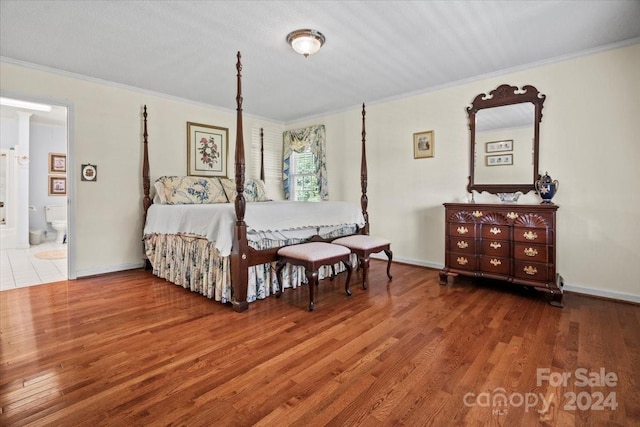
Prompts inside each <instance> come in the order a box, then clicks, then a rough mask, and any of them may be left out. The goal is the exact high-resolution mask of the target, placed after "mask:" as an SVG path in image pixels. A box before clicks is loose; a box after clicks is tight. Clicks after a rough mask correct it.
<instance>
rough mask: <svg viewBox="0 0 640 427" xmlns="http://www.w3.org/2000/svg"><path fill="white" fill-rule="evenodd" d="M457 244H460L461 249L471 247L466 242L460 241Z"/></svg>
mask: <svg viewBox="0 0 640 427" xmlns="http://www.w3.org/2000/svg"><path fill="white" fill-rule="evenodd" d="M457 244H458V247H459V248H460V249H464V248H467V247H469V244H468V243H467V242H465V241H464V240H460V241H459V242H458V243H457Z"/></svg>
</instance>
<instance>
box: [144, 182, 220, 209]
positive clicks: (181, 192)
mask: <svg viewBox="0 0 640 427" xmlns="http://www.w3.org/2000/svg"><path fill="white" fill-rule="evenodd" d="M154 186H155V188H156V191H157V193H158V195H159V197H160V200H161V201H162V203H166V204H169V205H186V204H205V203H227V202H228V201H229V200H228V199H227V195H226V193H225V191H224V189H223V188H222V184H221V183H220V180H219V179H218V178H206V177H201V176H162V177H160V178H158V179H157V180H156V183H155V185H154Z"/></svg>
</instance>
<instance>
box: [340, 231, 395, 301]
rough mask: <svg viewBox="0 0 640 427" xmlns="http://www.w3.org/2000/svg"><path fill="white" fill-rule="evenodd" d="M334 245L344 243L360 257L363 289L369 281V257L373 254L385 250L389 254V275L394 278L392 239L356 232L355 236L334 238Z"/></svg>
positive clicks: (343, 244)
mask: <svg viewBox="0 0 640 427" xmlns="http://www.w3.org/2000/svg"><path fill="white" fill-rule="evenodd" d="M331 243H333V244H334V245H342V246H345V247H347V248H349V249H350V250H351V252H353V253H354V254H356V256H357V257H358V262H359V265H360V266H361V267H362V289H367V284H368V283H369V257H370V256H371V254H376V253H378V252H382V251H384V253H385V254H386V255H387V258H388V261H387V277H388V278H389V280H391V279H392V277H391V274H390V270H391V260H392V259H393V252H391V241H390V240H387V239H384V238H382V237H374V236H368V235H366V234H355V235H353V236H346V237H340V238H338V239H335V240H333V241H332V242H331Z"/></svg>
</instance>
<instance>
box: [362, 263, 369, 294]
mask: <svg viewBox="0 0 640 427" xmlns="http://www.w3.org/2000/svg"><path fill="white" fill-rule="evenodd" d="M360 265H362V289H367V285H368V284H369V256H365V257H364V258H362V261H360Z"/></svg>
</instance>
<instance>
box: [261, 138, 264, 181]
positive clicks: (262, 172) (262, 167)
mask: <svg viewBox="0 0 640 427" xmlns="http://www.w3.org/2000/svg"><path fill="white" fill-rule="evenodd" d="M263 130H264V129H263V128H260V180H261V181H262V182H264V132H263Z"/></svg>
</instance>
